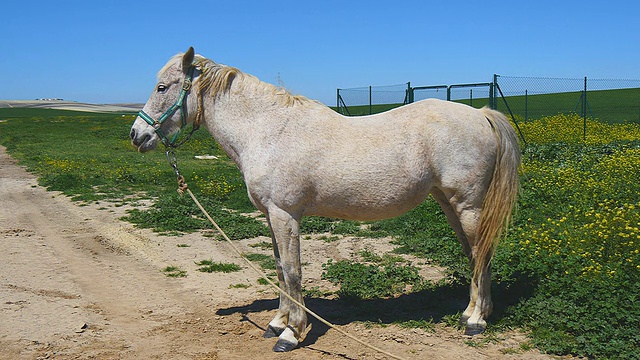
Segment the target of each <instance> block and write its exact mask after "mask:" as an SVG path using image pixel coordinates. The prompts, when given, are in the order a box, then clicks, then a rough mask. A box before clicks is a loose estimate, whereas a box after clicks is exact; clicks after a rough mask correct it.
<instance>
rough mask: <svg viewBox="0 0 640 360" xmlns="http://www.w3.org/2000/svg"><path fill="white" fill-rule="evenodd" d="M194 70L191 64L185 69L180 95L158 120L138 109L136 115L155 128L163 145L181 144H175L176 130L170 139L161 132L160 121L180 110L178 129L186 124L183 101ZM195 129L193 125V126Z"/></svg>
mask: <svg viewBox="0 0 640 360" xmlns="http://www.w3.org/2000/svg"><path fill="white" fill-rule="evenodd" d="M194 71H195V67H194V66H193V65H191V66H189V69H188V70H187V75H186V76H185V78H184V82H183V83H182V90H180V96H178V100H176V102H175V103H174V104H173V105H171V107H170V108H169V109H167V111H165V112H164V113H163V114H162V115H160V117H159V118H158V120H154V119H153V118H152V117H151V116H149V114H147V113H146V112H144V110H140V112H138V116H140V117H141V118H142V120H144V121H146V122H147V124H149V125H151V126H152V127H153V129H154V130H155V132H156V134H158V136H159V137H160V140H161V141H162V143H163V144H164V146H165V147H174V148H175V147H178V146H179V145H181V144H178V145H176V144H175V141H176V139H177V138H178V134H180V131H178V132H177V133H176V134H175V135H174V136H173V138H172V139H171V140H169V139H168V138H167V137H166V136H165V135H164V133H163V132H162V123H163V122H165V121H166V120H167V119H168V118H170V117H171V116H173V114H175V113H176V111H178V110H180V119H181V121H182V125H181V126H180V130H182V129H183V128H184V127H185V126H187V107H186V106H185V102H186V100H187V94H188V93H189V90H191V79H192V78H193V72H194ZM194 129H195V127H194Z"/></svg>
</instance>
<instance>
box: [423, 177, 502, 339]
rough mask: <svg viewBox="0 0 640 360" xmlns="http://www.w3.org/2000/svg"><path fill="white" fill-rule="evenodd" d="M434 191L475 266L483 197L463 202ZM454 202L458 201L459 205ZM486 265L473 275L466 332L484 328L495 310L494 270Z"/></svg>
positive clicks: (465, 318) (475, 331)
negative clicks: (492, 281) (492, 293)
mask: <svg viewBox="0 0 640 360" xmlns="http://www.w3.org/2000/svg"><path fill="white" fill-rule="evenodd" d="M431 195H432V196H433V198H434V199H435V200H436V201H437V202H438V204H440V207H441V208H442V210H443V212H444V214H445V215H446V217H447V220H448V222H449V225H451V227H452V228H453V231H455V233H456V235H457V236H458V240H459V241H460V244H461V245H462V249H463V250H464V253H465V255H467V258H468V259H469V264H470V265H471V269H473V268H474V266H475V256H474V247H475V245H476V243H477V242H476V233H477V229H478V226H479V221H480V207H479V206H478V204H477V203H478V202H479V200H476V201H464V202H463V201H461V199H455V197H454V196H447V195H446V194H445V193H444V192H443V191H441V190H440V189H437V188H434V189H433V190H432V192H431ZM454 199H455V200H454ZM458 201H459V202H458ZM452 202H453V203H454V204H455V205H456V206H455V207H454V206H453V205H452ZM480 204H481V202H480ZM483 269H484V270H483V271H482V273H481V274H478V276H473V277H472V278H471V285H470V286H469V305H467V308H466V309H465V310H464V312H463V313H462V317H461V318H460V323H461V324H465V325H466V330H465V333H467V334H469V335H473V334H478V333H481V332H483V331H484V329H485V328H486V324H487V323H486V321H485V319H486V318H487V317H488V316H489V315H490V314H491V311H492V310H493V304H492V302H491V270H490V268H489V265H488V264H486V266H485V267H484V268H483Z"/></svg>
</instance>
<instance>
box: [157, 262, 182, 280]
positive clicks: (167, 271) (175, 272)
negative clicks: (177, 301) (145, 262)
mask: <svg viewBox="0 0 640 360" xmlns="http://www.w3.org/2000/svg"><path fill="white" fill-rule="evenodd" d="M162 272H163V273H164V275H165V276H167V277H174V278H181V277H187V271H186V270H182V269H181V268H180V267H178V266H173V265H170V266H167V267H165V268H163V269H162Z"/></svg>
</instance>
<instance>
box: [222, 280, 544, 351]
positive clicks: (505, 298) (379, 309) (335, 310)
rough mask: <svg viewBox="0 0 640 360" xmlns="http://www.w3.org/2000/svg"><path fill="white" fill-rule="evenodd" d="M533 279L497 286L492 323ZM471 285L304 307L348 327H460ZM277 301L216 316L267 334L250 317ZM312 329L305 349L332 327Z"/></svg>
mask: <svg viewBox="0 0 640 360" xmlns="http://www.w3.org/2000/svg"><path fill="white" fill-rule="evenodd" d="M531 285H532V283H531V279H524V278H521V279H519V280H517V281H516V282H510V283H498V284H495V285H494V289H493V290H494V291H495V294H496V295H498V296H499V298H498V299H495V300H494V313H493V315H492V316H491V317H490V320H491V321H492V322H499V321H500V320H501V319H502V318H503V317H505V316H507V314H508V308H509V307H511V306H513V305H515V304H517V303H519V302H520V301H522V300H523V299H526V298H529V297H530V296H531V295H532V293H533V290H532V289H533V287H532V286H531ZM468 294H469V292H468V285H465V284H460V283H444V282H441V283H437V284H434V285H433V286H431V287H429V288H428V289H424V290H420V291H416V292H412V293H409V294H402V295H399V296H397V297H393V298H375V299H367V300H363V299H354V298H335V299H327V298H318V297H309V298H305V305H306V306H307V307H308V308H309V309H311V310H312V311H313V312H315V313H316V314H318V315H319V316H321V317H322V318H324V319H325V320H327V321H329V322H330V323H332V324H334V325H347V324H350V323H352V322H371V323H376V324H384V325H389V324H393V323H402V322H407V321H430V322H433V323H440V322H445V323H449V324H450V323H452V322H454V323H457V322H458V321H459V319H460V315H461V312H462V310H463V309H464V307H465V306H466V305H467V302H468V301H469V298H468ZM278 302H279V300H278V298H277V297H276V298H273V299H263V300H255V301H253V302H252V303H250V304H247V305H243V306H235V307H229V308H223V309H219V310H218V311H216V315H223V316H226V315H232V314H241V315H242V320H241V321H248V322H250V323H251V324H253V325H254V326H255V327H256V328H259V329H261V330H262V331H265V330H266V328H265V327H264V326H266V324H264V326H261V325H260V324H257V323H255V322H254V321H253V320H251V318H250V317H249V316H248V314H250V313H259V312H262V311H271V310H277V309H278ZM309 325H311V329H310V330H309V332H308V333H307V335H306V337H305V338H304V341H303V342H302V343H301V344H300V345H302V346H309V345H312V344H314V343H315V342H316V341H317V340H318V339H319V338H320V337H321V336H323V335H324V334H325V333H326V332H327V331H328V330H329V327H328V326H327V325H325V324H324V323H322V322H320V321H319V320H317V319H315V318H314V317H312V316H309Z"/></svg>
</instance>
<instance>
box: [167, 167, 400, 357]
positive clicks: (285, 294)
mask: <svg viewBox="0 0 640 360" xmlns="http://www.w3.org/2000/svg"><path fill="white" fill-rule="evenodd" d="M178 182H179V183H180V188H179V190H178V192H179V193H180V194H182V193H183V192H184V191H185V190H186V192H187V193H188V194H189V196H191V198H192V199H193V201H194V202H195V203H196V205H197V206H198V208H199V209H200V210H201V211H202V213H203V214H204V215H205V216H206V217H207V219H208V220H209V222H211V224H213V226H214V227H215V228H216V230H218V232H219V233H220V235H222V237H223V238H224V239H225V240H226V241H227V242H228V243H229V245H231V247H232V248H233V250H234V251H235V252H236V253H237V254H238V256H240V257H241V258H242V259H243V260H244V261H245V262H246V263H247V264H248V265H249V267H251V268H252V269H253V270H254V271H255V272H256V273H258V274H259V275H260V277H262V278H263V279H264V280H266V281H267V283H269V285H271V287H273V288H274V289H277V290H278V292H280V294H282V295H284V296H285V297H287V298H288V299H289V300H291V301H292V302H293V303H294V304H296V305H298V306H300V308H302V309H304V311H306V312H307V313H308V314H309V315H311V316H313V317H314V318H316V319H317V320H318V321H320V322H321V323H323V324H325V325H327V326H328V327H329V328H331V329H333V330H335V331H337V332H339V333H340V334H342V335H344V336H346V337H348V338H349V339H351V340H353V341H355V342H357V343H359V344H361V345H364V346H366V347H368V348H370V349H373V350H375V351H377V352H379V353H381V354H384V355H386V356H389V357H391V358H393V359H398V360H404V359H403V358H401V357H399V356H397V355H393V354H391V353H388V352H386V351H384V350H382V349H380V348H378V347H375V346H373V345H371V344H367V343H365V342H364V341H362V340H360V339H358V338H356V337H354V336H353V335H350V334H349V333H347V332H345V331H344V330H341V329H340V328H338V327H336V326H335V325H333V324H332V323H330V322H328V321H327V320H325V319H323V318H322V317H321V316H320V315H318V314H316V313H314V312H313V311H311V310H309V309H308V308H307V307H306V306H304V305H303V304H301V303H300V302H299V301H297V300H296V299H294V298H293V297H291V295H289V294H287V293H286V292H285V291H284V290H282V289H281V288H280V287H279V286H278V285H276V284H275V283H274V282H273V281H271V279H269V278H268V277H267V275H266V274H265V273H264V272H263V271H262V270H260V269H258V268H257V267H256V266H255V265H254V264H253V263H252V262H251V261H249V259H247V258H246V257H245V256H244V255H243V254H242V252H241V251H240V250H239V249H238V248H237V247H236V245H235V244H234V243H233V242H232V241H231V239H229V237H228V236H227V234H225V232H224V231H222V229H221V228H220V226H218V224H217V223H216V222H215V221H214V220H213V218H211V216H210V215H209V213H208V212H207V210H205V208H204V207H202V205H201V204H200V202H199V201H198V199H197V198H196V197H195V195H193V192H191V189H189V188H188V187H187V186H186V184H185V183H184V178H182V181H180V180H179V181H178Z"/></svg>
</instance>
